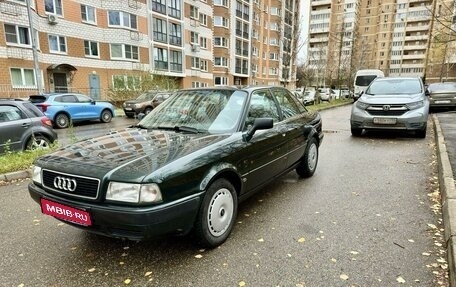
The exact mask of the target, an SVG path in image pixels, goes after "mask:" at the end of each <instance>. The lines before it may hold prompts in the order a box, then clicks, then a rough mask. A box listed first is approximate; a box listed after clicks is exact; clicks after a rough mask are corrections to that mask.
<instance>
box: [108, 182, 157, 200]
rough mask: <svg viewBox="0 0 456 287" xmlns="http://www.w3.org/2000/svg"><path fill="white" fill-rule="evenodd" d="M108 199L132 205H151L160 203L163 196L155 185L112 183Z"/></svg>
mask: <svg viewBox="0 0 456 287" xmlns="http://www.w3.org/2000/svg"><path fill="white" fill-rule="evenodd" d="M106 199H107V200H114V201H122V202H131V203H148V202H149V203H150V202H160V201H161V200H162V195H161V192H160V188H159V187H158V185H156V184H155V183H149V184H134V183H123V182H110V183H109V186H108V191H107V193H106Z"/></svg>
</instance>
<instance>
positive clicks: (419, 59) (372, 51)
mask: <svg viewBox="0 0 456 287" xmlns="http://www.w3.org/2000/svg"><path fill="white" fill-rule="evenodd" d="M442 1H443V0H440V1H438V0H434V1H432V0H311V1H310V3H309V7H310V19H309V40H308V42H309V44H308V45H309V46H308V51H309V52H308V61H307V62H308V65H309V67H311V68H312V69H313V70H314V71H315V73H316V79H317V80H316V83H315V84H316V85H319V86H325V85H335V86H338V85H347V86H350V84H351V79H352V76H353V74H354V73H355V72H356V70H358V69H380V70H382V71H383V72H384V73H385V75H390V76H420V77H423V78H425V79H427V80H428V81H435V80H436V77H435V71H436V67H433V64H432V63H434V64H435V62H436V61H438V60H437V59H436V57H434V56H436V55H434V54H433V53H432V48H433V46H432V45H431V44H432V43H433V41H434V40H435V39H434V38H433V35H435V31H436V27H435V26H434V25H433V24H434V23H435V9H436V3H437V2H442ZM441 28H442V26H440V29H441ZM450 74H451V73H449V74H448V75H450ZM453 75H454V73H453ZM449 78H450V77H449Z"/></svg>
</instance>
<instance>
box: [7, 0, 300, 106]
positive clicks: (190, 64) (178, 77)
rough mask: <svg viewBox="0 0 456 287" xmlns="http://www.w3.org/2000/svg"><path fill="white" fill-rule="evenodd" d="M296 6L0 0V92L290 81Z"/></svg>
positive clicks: (275, 1)
mask: <svg viewBox="0 0 456 287" xmlns="http://www.w3.org/2000/svg"><path fill="white" fill-rule="evenodd" d="M28 4H29V5H28ZM297 11H299V1H292V0H286V1H280V0H264V1H260V0H254V1H253V2H249V1H246V0H236V1H233V0H3V1H0V33H1V34H3V35H4V37H0V92H1V93H2V96H4V97H25V96H27V95H30V94H31V93H37V92H38V89H40V91H41V92H65V91H79V92H82V93H85V94H88V95H90V96H91V97H92V98H94V99H99V98H106V97H107V95H108V93H109V92H110V91H115V90H117V89H131V90H134V89H137V88H138V87H139V86H140V84H141V81H142V79H143V78H144V77H146V76H150V75H156V76H157V75H160V76H161V77H165V78H167V79H168V80H169V81H170V82H172V83H173V84H174V85H173V87H177V88H191V87H205V86H214V85H215V86H218V85H220V86H224V85H251V84H270V85H282V86H288V87H294V86H295V81H296V73H295V71H296V67H295V63H294V60H295V59H296V52H295V50H296V39H297V35H296V29H295V28H294V27H295V26H296V23H297V21H298V19H299V17H298V12H297ZM32 31H33V32H32ZM35 70H39V72H38V73H35Z"/></svg>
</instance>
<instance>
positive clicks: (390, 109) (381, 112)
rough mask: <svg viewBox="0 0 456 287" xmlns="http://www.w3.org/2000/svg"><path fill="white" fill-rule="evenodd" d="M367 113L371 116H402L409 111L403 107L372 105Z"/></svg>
mask: <svg viewBox="0 0 456 287" xmlns="http://www.w3.org/2000/svg"><path fill="white" fill-rule="evenodd" d="M366 110H367V112H368V113H369V114H370V115H372V116H395V117H397V116H402V115H403V114H405V113H406V112H407V111H408V110H409V109H408V108H407V106H405V105H372V106H369V107H368V108H367V109H366Z"/></svg>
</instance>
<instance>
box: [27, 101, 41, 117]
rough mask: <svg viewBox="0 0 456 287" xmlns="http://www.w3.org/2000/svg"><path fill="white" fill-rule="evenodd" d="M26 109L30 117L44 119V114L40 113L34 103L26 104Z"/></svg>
mask: <svg viewBox="0 0 456 287" xmlns="http://www.w3.org/2000/svg"><path fill="white" fill-rule="evenodd" d="M24 107H25V108H26V109H27V113H28V114H29V115H30V117H32V118H33V117H42V116H44V114H43V112H41V111H40V109H38V108H37V107H36V106H35V105H33V104H32V103H24Z"/></svg>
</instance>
